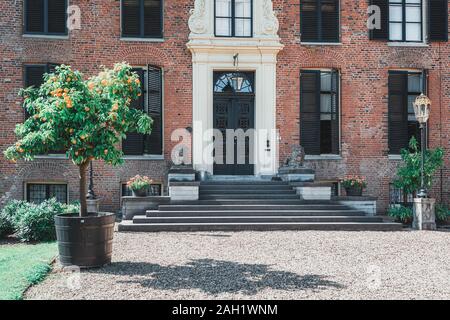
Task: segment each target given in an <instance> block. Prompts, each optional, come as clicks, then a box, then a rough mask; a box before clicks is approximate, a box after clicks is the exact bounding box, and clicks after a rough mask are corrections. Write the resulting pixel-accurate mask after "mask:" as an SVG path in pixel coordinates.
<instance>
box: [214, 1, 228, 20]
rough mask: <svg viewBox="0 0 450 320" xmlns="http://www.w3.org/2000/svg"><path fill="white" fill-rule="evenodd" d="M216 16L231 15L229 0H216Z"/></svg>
mask: <svg viewBox="0 0 450 320" xmlns="http://www.w3.org/2000/svg"><path fill="white" fill-rule="evenodd" d="M216 16H217V17H231V0H216Z"/></svg>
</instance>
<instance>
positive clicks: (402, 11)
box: [370, 0, 448, 43]
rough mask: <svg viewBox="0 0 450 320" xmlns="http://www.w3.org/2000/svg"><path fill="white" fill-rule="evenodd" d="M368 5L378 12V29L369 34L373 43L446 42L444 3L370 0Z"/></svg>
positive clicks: (446, 12)
mask: <svg viewBox="0 0 450 320" xmlns="http://www.w3.org/2000/svg"><path fill="white" fill-rule="evenodd" d="M370 5H372V6H377V7H378V8H380V17H379V19H380V21H379V22H380V28H378V29H373V30H370V38H371V39H372V40H389V41H394V42H413V43H414V42H416V43H417V42H424V41H425V40H426V39H428V40H429V41H448V1H447V0H370ZM371 14H373V13H371Z"/></svg>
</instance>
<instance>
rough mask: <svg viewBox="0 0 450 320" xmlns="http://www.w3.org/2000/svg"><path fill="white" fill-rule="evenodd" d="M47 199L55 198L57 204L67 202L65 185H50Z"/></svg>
mask: <svg viewBox="0 0 450 320" xmlns="http://www.w3.org/2000/svg"><path fill="white" fill-rule="evenodd" d="M49 198H56V200H57V201H58V202H61V203H66V202H67V185H65V184H51V185H49Z"/></svg>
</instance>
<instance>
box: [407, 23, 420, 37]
mask: <svg viewBox="0 0 450 320" xmlns="http://www.w3.org/2000/svg"><path fill="white" fill-rule="evenodd" d="M406 41H422V24H420V23H407V24H406Z"/></svg>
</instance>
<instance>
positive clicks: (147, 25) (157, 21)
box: [144, 0, 162, 38]
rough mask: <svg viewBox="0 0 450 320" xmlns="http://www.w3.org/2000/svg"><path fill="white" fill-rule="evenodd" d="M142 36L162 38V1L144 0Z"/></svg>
mask: <svg viewBox="0 0 450 320" xmlns="http://www.w3.org/2000/svg"><path fill="white" fill-rule="evenodd" d="M144 36H145V37H154V38H160V37H162V0H144Z"/></svg>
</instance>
